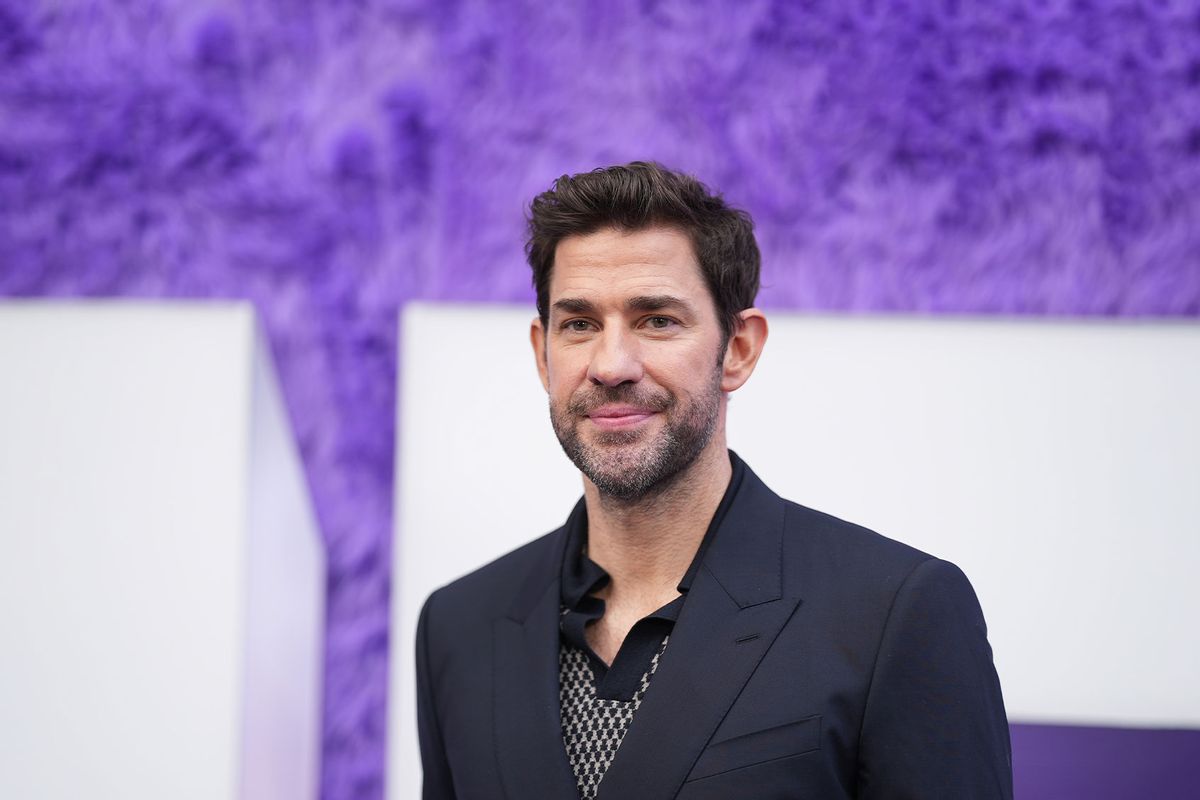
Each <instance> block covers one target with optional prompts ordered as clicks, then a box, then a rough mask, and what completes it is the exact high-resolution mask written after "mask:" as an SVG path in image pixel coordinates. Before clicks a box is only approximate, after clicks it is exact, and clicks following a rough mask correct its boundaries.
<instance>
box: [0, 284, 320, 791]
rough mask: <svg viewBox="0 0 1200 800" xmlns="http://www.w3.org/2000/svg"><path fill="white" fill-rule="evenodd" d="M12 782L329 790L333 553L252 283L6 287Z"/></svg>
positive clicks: (2, 372)
mask: <svg viewBox="0 0 1200 800" xmlns="http://www.w3.org/2000/svg"><path fill="white" fill-rule="evenodd" d="M0 386H2V387H3V389H2V391H0V797H3V798H36V799H37V800H76V799H77V798H89V800H110V799H111V800H118V799H119V800H162V799H163V798H171V800H189V799H191V798H194V799H195V800H226V798H228V799H229V800H232V798H245V799H246V800H303V799H304V798H315V797H316V796H317V778H318V774H319V765H318V757H319V752H320V749H319V742H320V697H321V690H320V676H321V669H320V666H321V663H322V652H321V647H320V643H321V633H322V629H323V623H324V619H323V610H324V588H325V581H324V568H323V561H324V559H323V556H322V549H321V543H320V538H319V535H318V532H317V528H316V523H315V519H314V516H313V513H312V508H311V505H310V503H309V499H308V492H307V487H306V484H305V482H304V479H303V476H302V473H301V470H300V462H299V456H298V453H297V452H296V446H295V443H294V441H293V437H292V435H291V431H290V425H289V423H288V419H287V416H286V413H285V411H284V408H283V404H282V401H281V398H280V394H279V390H278V386H277V385H276V380H275V374H274V366H273V364H272V363H271V360H270V356H269V354H268V353H267V350H266V348H265V346H264V343H263V340H262V338H261V336H259V335H258V332H257V328H256V324H255V319H254V314H253V310H252V309H251V307H250V306H249V305H248V304H230V303H221V304H215V303H204V304H201V303H157V302H156V303H153V304H150V303H136V302H134V303H129V302H83V303H79V302H76V303H45V302H34V303H25V302H13V303H0Z"/></svg>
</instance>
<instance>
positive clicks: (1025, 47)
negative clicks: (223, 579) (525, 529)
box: [0, 0, 1200, 800]
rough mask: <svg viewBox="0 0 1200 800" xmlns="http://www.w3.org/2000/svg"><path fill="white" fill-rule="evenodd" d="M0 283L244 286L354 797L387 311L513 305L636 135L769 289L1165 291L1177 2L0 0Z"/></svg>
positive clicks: (964, 302) (815, 302)
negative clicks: (566, 219)
mask: <svg viewBox="0 0 1200 800" xmlns="http://www.w3.org/2000/svg"><path fill="white" fill-rule="evenodd" d="M0 114H2V115H3V116H2V117H0V120H2V122H0V294H2V295H9V296H20V297H27V296H96V297H107V296H126V297H146V298H158V297H186V298H210V297H222V298H224V297H240V298H249V299H251V300H253V301H254V302H255V303H256V305H257V306H258V308H259V309H260V311H261V313H262V315H263V317H264V319H265V321H266V324H267V328H268V331H269V335H270V337H271V342H272V345H273V348H274V351H275V355H276V358H277V360H278V363H279V367H280V370H281V373H282V378H283V383H284V390H285V393H286V396H287V400H288V404H289V408H290V411H291V414H292V419H293V423H294V426H295V429H296V431H297V435H298V437H299V441H300V446H301V449H302V452H303V455H304V459H305V464H306V467H307V471H308V477H309V481H310V483H311V486H312V491H313V495H314V497H315V500H316V504H317V509H318V514H319V518H320V523H321V525H322V528H323V531H324V534H325V537H326V541H327V544H328V551H329V571H330V573H329V606H328V609H329V617H328V631H327V634H328V636H327V655H326V702H325V742H324V774H323V792H324V797H326V798H329V799H330V800H342V799H343V798H380V797H382V794H383V769H384V763H383V762H384V750H383V740H384V735H385V719H386V713H385V702H386V698H385V690H386V668H387V656H388V641H387V636H388V631H387V611H388V606H387V598H388V591H389V559H390V555H389V548H390V529H391V521H392V508H391V495H392V469H393V434H394V424H395V416H394V405H395V391H394V386H395V358H396V352H397V347H396V344H397V343H396V312H397V309H398V308H399V307H400V306H401V305H402V304H403V303H404V302H406V301H408V300H410V299H414V298H421V299H453V300H488V301H519V302H529V303H531V302H532V292H531V290H530V289H529V280H528V274H527V268H526V267H525V265H524V262H523V259H522V252H521V245H522V207H523V204H525V203H527V202H528V200H529V198H530V197H532V196H533V194H535V193H536V192H538V191H540V190H542V189H544V188H545V187H546V186H547V185H548V184H549V182H550V181H551V180H552V179H553V178H554V177H556V176H558V175H560V174H562V173H565V172H574V171H579V170H583V169H588V168H591V167H594V166H599V165H603V164H609V163H614V162H622V161H628V160H631V159H635V158H654V159H658V160H661V161H663V162H664V163H667V164H668V165H671V166H675V167H679V168H682V169H686V170H689V171H693V172H695V173H696V174H698V175H699V176H700V177H701V178H703V179H704V180H706V181H707V182H709V183H710V184H712V185H714V186H717V187H720V188H721V189H722V190H723V191H724V193H725V194H726V196H727V197H728V198H729V199H731V200H732V201H733V202H735V203H736V204H738V205H741V206H743V207H745V208H747V209H748V210H749V211H750V212H751V213H752V214H753V216H754V217H755V219H756V221H757V223H758V229H759V235H760V242H761V244H762V246H763V250H764V260H765V275H764V277H765V288H764V291H763V295H762V303H763V305H765V306H768V307H776V308H794V309H822V310H844V311H893V310H894V311H916V312H984V313H1003V314H1055V315H1079V314H1082V315H1125V316H1129V315H1182V316H1190V317H1196V316H1200V256H1198V255H1197V254H1200V192H1198V191H1197V188H1196V187H1198V186H1200V0H1192V1H1191V2H1169V1H1167V0H1163V1H1161V2H1158V1H1153V0H1146V1H1145V2H1116V1H1115V0H1114V1H1113V2H1096V1H1095V0H1093V2H1087V0H1076V1H1075V2H1066V1H1065V0H1027V1H1026V2H997V3H982V2H981V3H978V4H973V3H968V2H958V1H957V0H941V2H932V1H930V2H901V0H896V2H892V3H884V2H871V1H869V0H861V1H860V2H849V1H848V0H836V1H831V2H796V1H795V0H779V1H778V2H766V1H765V0H764V1H763V2H741V3H716V2H709V3H697V2H684V1H682V0H681V1H679V2H670V1H668V0H662V1H659V2H655V1H653V0H641V1H640V2H633V1H632V0H626V1H625V2H611V3H603V4H600V3H586V4H584V3H579V4H576V3H569V2H568V3H540V2H531V1H530V2H515V1H513V0H506V1H505V2H491V3H485V2H468V1H467V0H460V1H459V2H448V1H447V0H375V1H374V2H372V0H357V1H356V2H349V1H348V0H326V2H320V1H319V0H240V1H239V0H171V1H169V2H168V1H167V0H157V1H156V0H142V2H131V3H104V2H97V1H96V0H92V1H91V2H86V1H84V0H73V1H72V0H61V1H60V2H49V0H47V1H46V2H31V1H30V0H0Z"/></svg>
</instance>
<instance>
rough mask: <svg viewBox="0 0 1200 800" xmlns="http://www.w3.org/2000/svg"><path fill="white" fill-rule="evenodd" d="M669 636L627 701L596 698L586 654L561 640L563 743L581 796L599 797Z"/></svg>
mask: <svg viewBox="0 0 1200 800" xmlns="http://www.w3.org/2000/svg"><path fill="white" fill-rule="evenodd" d="M670 638H671V637H670V635H667V636H664V637H663V641H662V644H661V645H660V646H659V648H658V652H657V653H655V654H654V658H653V659H651V661H650V669H649V670H648V671H647V672H646V673H645V674H644V675H642V680H641V683H640V684H639V685H638V688H637V691H635V692H634V694H633V697H632V698H631V699H629V700H627V701H626V700H601V699H597V697H596V676H595V675H594V674H593V673H592V665H591V664H590V663H589V662H588V657H587V654H586V653H585V652H583V651H582V650H580V649H579V648H577V647H573V646H571V645H570V644H568V643H566V642H563V643H562V644H561V645H560V646H559V650H558V702H559V705H560V707H561V709H562V732H563V744H564V745H565V746H566V748H567V758H568V759H569V760H570V762H571V770H572V771H573V772H574V773H575V782H576V783H577V784H578V785H579V796H580V797H581V798H582V800H593V799H594V798H595V797H596V792H597V791H598V790H599V788H600V780H601V779H602V778H603V777H604V773H605V772H607V771H608V768H609V766H610V765H611V764H612V762H613V759H614V758H615V757H616V755H617V748H619V747H620V746H621V741H622V740H623V739H624V738H625V731H627V730H629V723H630V722H632V721H633V714H634V712H635V711H637V710H638V706H640V705H641V704H642V698H643V697H645V696H646V690H647V689H648V688H649V687H650V678H652V677H653V676H654V671H655V670H657V669H658V660H659V659H660V658H661V657H662V654H663V651H664V650H666V649H667V641H668V640H669V639H670Z"/></svg>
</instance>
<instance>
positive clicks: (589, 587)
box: [561, 450, 746, 618]
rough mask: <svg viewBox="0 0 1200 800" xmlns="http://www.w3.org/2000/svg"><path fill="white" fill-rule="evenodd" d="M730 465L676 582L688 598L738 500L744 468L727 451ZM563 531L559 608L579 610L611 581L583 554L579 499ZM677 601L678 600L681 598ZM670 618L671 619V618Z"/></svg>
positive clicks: (584, 543)
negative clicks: (721, 490)
mask: <svg viewBox="0 0 1200 800" xmlns="http://www.w3.org/2000/svg"><path fill="white" fill-rule="evenodd" d="M729 465H730V467H731V468H732V474H731V475H730V477H729V485H728V486H727V487H726V488H725V494H724V496H722V497H721V502H720V503H719V504H718V505H717V510H716V512H715V513H714V514H713V517H712V520H711V521H710V522H709V524H708V530H707V531H705V533H704V538H703V539H701V540H700V546H699V547H697V548H696V554H695V555H694V556H693V557H692V563H691V564H690V565H689V566H688V568H687V572H685V573H684V574H683V578H682V579H681V580H680V581H679V585H678V587H677V588H678V590H679V592H680V593H682V594H687V592H688V590H689V589H690V588H691V586H692V582H693V581H694V580H695V577H696V573H697V572H699V570H700V564H701V563H702V562H703V560H704V553H705V551H706V550H707V549H708V546H709V545H710V544H711V543H712V540H713V539H714V538H716V535H717V530H718V529H719V528H720V527H721V522H722V521H723V520H724V519H725V516H726V515H727V514H728V512H729V507H730V506H731V505H733V498H734V497H736V496H737V492H738V487H740V486H741V484H742V478H743V476H744V475H745V473H746V465H745V463H744V462H743V461H742V460H741V459H740V458H738V456H737V454H736V453H734V452H733V451H732V450H730V451H729ZM565 527H566V536H567V544H566V548H565V549H564V551H563V563H562V583H561V587H562V588H561V599H562V605H563V606H564V607H565V608H567V609H568V610H572V611H574V610H579V605H580V603H581V601H583V600H584V598H586V597H588V595H591V594H593V593H595V592H598V591H600V589H602V588H604V586H606V585H607V584H608V582H609V581H610V580H611V578H610V577H609V574H608V573H607V572H606V571H605V570H604V568H603V567H601V566H600V565H599V564H597V563H596V562H595V561H592V560H591V559H590V558H588V556H587V555H586V554H585V553H584V550H585V548H586V547H587V528H588V525H587V506H586V504H585V503H584V501H583V499H582V498H581V499H580V500H579V502H578V503H577V504H576V505H575V508H574V510H573V511H572V512H571V516H570V517H569V518H568V519H567V524H566V526H565ZM679 599H680V600H681V599H682V598H679ZM664 610H665V607H664ZM671 616H672V618H673V617H674V615H671Z"/></svg>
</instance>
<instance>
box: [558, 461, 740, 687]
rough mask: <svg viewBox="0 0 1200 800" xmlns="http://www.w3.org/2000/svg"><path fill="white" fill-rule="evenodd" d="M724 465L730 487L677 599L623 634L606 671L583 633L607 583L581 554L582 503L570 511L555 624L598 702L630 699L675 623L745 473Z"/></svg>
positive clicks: (596, 615) (600, 607) (600, 611)
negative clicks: (588, 672)
mask: <svg viewBox="0 0 1200 800" xmlns="http://www.w3.org/2000/svg"><path fill="white" fill-rule="evenodd" d="M729 463H730V466H731V467H732V468H733V473H732V475H731V476H730V478H729V486H728V487H726V489H725V495H724V497H722V498H721V502H720V504H719V505H718V506H717V510H716V513H714V514H713V518H712V521H711V522H710V523H709V525H708V530H707V531H706V532H705V534H704V538H703V539H702V540H701V541H700V546H699V547H698V548H697V549H696V555H695V556H693V557H692V563H691V565H690V566H689V567H688V569H687V572H686V573H684V576H683V579H682V580H681V581H680V582H679V586H678V587H677V588H678V589H679V592H680V595H681V596H679V597H677V598H675V599H674V600H672V601H671V602H669V603H667V604H666V605H665V606H663V607H662V608H660V609H658V610H657V611H654V612H653V613H651V614H648V615H646V616H645V617H643V618H642V619H640V620H638V621H637V622H636V623H635V624H634V626H633V628H631V629H630V631H629V633H628V635H626V637H625V641H624V642H622V643H621V649H620V650H619V651H617V655H616V657H615V658H614V659H613V662H612V666H611V667H610V666H608V665H606V664H605V663H604V662H603V661H602V660H601V659H600V657H599V656H597V655H596V654H595V652H593V650H592V648H591V647H590V646H588V643H587V636H586V634H585V632H584V631H585V629H586V628H587V626H588V624H589V623H592V622H595V621H596V620H598V619H600V618H601V617H602V616H604V601H603V600H601V599H599V598H597V597H592V596H591V595H592V593H593V592H597V591H599V590H600V589H602V588H603V587H604V586H606V585H607V584H608V582H609V581H610V580H611V578H610V577H609V575H608V573H607V572H605V571H604V569H603V568H602V567H601V566H600V565H599V564H597V563H596V562H594V561H592V560H591V559H590V558H588V557H587V555H586V554H585V552H584V551H585V548H586V546H587V527H588V525H587V507H586V505H585V504H584V501H583V500H580V501H579V503H578V504H577V505H576V506H575V509H574V511H572V512H571V516H570V518H569V519H568V520H567V525H566V535H567V544H566V549H565V551H564V554H563V564H562V582H561V587H562V598H561V603H562V607H563V609H564V611H563V615H562V619H561V621H560V623H559V625H560V630H561V632H562V638H563V641H564V643H565V644H569V645H571V646H572V647H575V648H577V649H579V650H581V651H583V652H584V653H586V654H587V657H588V662H589V664H590V666H591V668H592V672H593V674H594V675H595V677H596V697H597V698H598V699H601V700H623V701H628V700H630V699H631V698H632V697H633V696H634V693H635V692H637V690H638V688H639V684H640V683H641V680H642V677H643V676H644V675H645V674H646V673H647V671H649V669H650V662H651V660H652V659H653V658H654V656H655V655H656V654H657V653H658V652H659V648H660V646H661V645H662V643H663V639H664V637H666V636H667V635H668V634H669V633H670V632H671V629H672V628H674V626H675V620H676V619H678V617H679V612H680V610H681V609H682V608H683V603H684V600H686V599H687V593H688V589H689V588H690V587H691V585H692V581H693V579H694V578H695V576H696V572H697V571H698V570H699V569H700V563H701V561H703V559H704V552H705V550H706V549H707V547H708V545H709V543H710V542H711V541H712V539H713V537H714V536H715V535H716V531H717V529H718V528H719V527H720V525H721V520H722V519H723V518H724V516H725V513H726V512H727V511H728V510H729V506H730V505H731V504H732V503H733V498H734V496H735V495H736V494H737V490H738V487H739V486H740V485H741V482H742V476H743V475H744V474H745V471H746V469H745V465H744V464H743V463H742V460H741V459H740V458H738V457H737V455H735V454H734V453H733V451H730V452H729Z"/></svg>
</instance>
